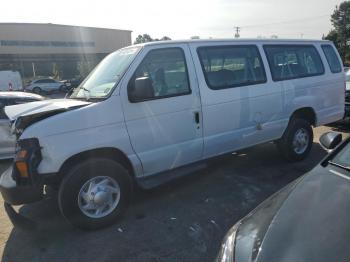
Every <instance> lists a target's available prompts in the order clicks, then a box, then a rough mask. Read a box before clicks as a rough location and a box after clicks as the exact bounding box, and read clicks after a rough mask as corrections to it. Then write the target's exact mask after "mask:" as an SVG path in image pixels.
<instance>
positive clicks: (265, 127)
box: [191, 41, 286, 158]
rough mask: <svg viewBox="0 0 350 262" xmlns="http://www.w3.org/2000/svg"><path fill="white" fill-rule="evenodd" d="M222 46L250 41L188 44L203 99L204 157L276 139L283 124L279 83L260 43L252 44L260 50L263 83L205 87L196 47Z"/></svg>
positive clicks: (282, 106) (249, 43) (282, 103)
mask: <svg viewBox="0 0 350 262" xmlns="http://www.w3.org/2000/svg"><path fill="white" fill-rule="evenodd" d="M225 45H226V46H227V45H228V46H235V45H239V46H244V45H248V46H252V42H247V43H244V42H239V43H238V44H237V43H235V42H234V41H233V42H231V43H230V42H228V43H227V42H225V43H223V44H222V43H215V42H214V43H206V44H201V43H199V44H197V43H196V44H194V43H193V44H191V53H192V56H193V57H194V62H195V65H196V73H197V77H198V82H199V86H200V93H201V101H202V112H203V138H204V156H203V157H204V158H207V157H211V156H215V155H218V154H223V153H226V152H230V151H233V150H237V149H240V148H244V147H249V146H252V145H255V144H258V143H261V142H266V141H270V140H274V139H277V138H279V137H280V136H281V134H282V133H283V128H284V126H285V125H286V123H285V120H284V119H283V110H284V100H283V96H282V85H281V83H274V82H272V80H271V77H270V73H269V70H268V67H267V61H266V59H265V57H264V56H263V54H262V52H261V50H262V47H261V45H260V44H259V43H258V44H255V43H254V44H253V45H254V46H256V47H257V48H258V50H260V55H261V58H262V62H263V65H264V68H265V71H266V82H265V83H259V84H253V85H245V86H237V87H232V88H225V89H219V90H213V89H210V88H209V87H208V84H207V82H206V79H205V77H204V73H203V70H202V65H201V61H200V58H199V56H198V54H197V53H198V48H200V47H208V46H209V47H210V46H212V47H213V46H214V47H215V46H219V47H220V46H225Z"/></svg>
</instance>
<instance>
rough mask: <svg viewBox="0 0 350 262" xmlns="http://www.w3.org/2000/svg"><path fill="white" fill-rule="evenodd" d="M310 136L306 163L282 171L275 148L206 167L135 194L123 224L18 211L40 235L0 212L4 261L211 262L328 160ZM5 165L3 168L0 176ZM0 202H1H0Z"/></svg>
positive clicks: (45, 206) (51, 203)
mask: <svg viewBox="0 0 350 262" xmlns="http://www.w3.org/2000/svg"><path fill="white" fill-rule="evenodd" d="M329 129H334V130H338V131H341V132H344V133H345V135H346V136H347V133H348V132H349V131H348V130H346V125H343V126H334V127H332V128H330V127H319V128H316V129H315V140H314V146H313V149H312V152H311V154H310V156H309V157H308V158H307V159H306V160H305V161H303V162H299V163H293V164H292V163H286V162H285V161H284V160H283V159H282V158H281V156H280V154H279V153H278V151H277V150H276V148H275V146H274V145H273V144H272V143H268V144H264V145H260V146H256V147H253V148H249V149H246V150H242V151H239V152H238V153H235V154H230V155H226V156H223V157H220V158H219V159H215V160H211V161H210V165H209V167H208V168H207V169H205V170H202V171H200V172H197V173H194V174H192V175H190V176H187V177H185V178H182V179H179V180H176V181H174V182H171V183H168V184H166V185H163V186H161V187H159V188H156V189H153V190H149V191H142V190H137V191H136V195H135V197H134V200H133V204H132V205H131V207H130V208H129V210H128V212H127V214H126V215H125V217H124V218H123V219H122V220H121V221H120V222H119V223H117V224H115V225H114V226H111V227H109V228H106V229H103V230H99V231H93V232H84V231H81V230H78V229H75V228H73V227H72V226H70V225H69V224H67V223H66V222H65V221H64V220H63V218H62V217H61V216H60V214H59V210H58V206H57V201H56V198H55V197H54V196H53V197H51V198H50V199H46V200H44V201H41V202H38V203H34V204H30V205H26V206H22V207H19V211H20V213H22V214H24V215H26V216H28V217H30V218H31V219H33V220H35V221H37V222H38V225H39V227H38V229H36V230H31V231H21V230H19V229H16V228H13V226H12V224H11V222H10V221H9V219H8V218H7V216H6V214H5V211H4V209H3V208H2V207H1V208H0V256H2V260H3V261H66V262H68V261H128V262H129V261H130V262H131V261H213V259H214V258H215V256H216V254H217V252H218V249H219V246H220V242H221V240H222V238H223V237H224V235H225V233H226V232H227V230H228V229H229V228H230V227H231V226H232V225H233V224H234V223H235V222H236V221H238V220H239V219H240V218H242V217H243V216H244V215H246V214H247V213H248V212H249V211H251V210H252V209H253V208H255V207H256V206H257V205H258V204H259V203H261V202H262V201H263V200H265V199H266V198H267V197H268V196H270V195H271V194H273V193H274V192H276V191H278V190H279V189H281V188H282V187H283V186H285V185H286V184H288V183H289V182H290V181H292V180H294V179H296V178H297V177H299V176H300V175H302V174H304V173H305V172H307V171H309V170H310V169H311V168H312V167H314V166H315V165H316V164H317V163H318V162H319V161H320V159H321V158H322V157H323V156H324V155H325V153H324V151H323V150H322V149H321V148H320V146H319V144H318V142H317V141H318V138H319V135H320V134H322V133H323V132H325V131H327V130H329ZM8 165H9V162H0V171H1V172H2V171H3V170H4V169H5V168H6V167H7V166H8ZM0 202H3V201H2V199H1V197H0Z"/></svg>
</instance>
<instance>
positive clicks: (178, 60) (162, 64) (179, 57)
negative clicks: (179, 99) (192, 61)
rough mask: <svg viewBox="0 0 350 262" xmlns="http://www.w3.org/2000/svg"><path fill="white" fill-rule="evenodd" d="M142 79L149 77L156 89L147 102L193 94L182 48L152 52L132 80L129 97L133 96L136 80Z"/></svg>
mask: <svg viewBox="0 0 350 262" xmlns="http://www.w3.org/2000/svg"><path fill="white" fill-rule="evenodd" d="M142 77H148V78H149V79H150V80H151V82H152V87H153V89H154V90H153V91H152V93H154V96H153V97H151V98H149V97H147V100H149V99H157V98H162V97H170V96H178V95H185V94H189V93H190V92H191V90H190V85H189V80H188V72H187V66H186V60H185V55H184V53H183V51H182V49H180V48H165V49H158V50H153V51H150V52H149V53H148V54H147V55H146V57H145V58H144V59H143V61H142V62H141V64H140V65H139V67H138V68H137V69H136V72H135V74H134V76H133V77H132V79H131V80H130V83H129V97H131V96H132V90H133V88H134V83H135V79H137V78H142ZM145 99H146V98H145ZM131 100H132V99H131ZM138 100H142V98H138Z"/></svg>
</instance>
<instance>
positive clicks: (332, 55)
mask: <svg viewBox="0 0 350 262" xmlns="http://www.w3.org/2000/svg"><path fill="white" fill-rule="evenodd" d="M322 50H323V53H324V55H325V56H326V59H327V62H328V65H329V68H330V69H331V72H332V73H340V72H341V64H340V62H339V59H338V56H337V54H336V52H335V51H334V48H333V47H332V46H331V45H322Z"/></svg>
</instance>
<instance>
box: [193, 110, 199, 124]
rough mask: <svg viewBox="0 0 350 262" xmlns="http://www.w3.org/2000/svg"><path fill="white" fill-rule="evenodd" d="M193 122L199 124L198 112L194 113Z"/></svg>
mask: <svg viewBox="0 0 350 262" xmlns="http://www.w3.org/2000/svg"><path fill="white" fill-rule="evenodd" d="M194 121H195V122H196V124H199V112H194Z"/></svg>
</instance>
